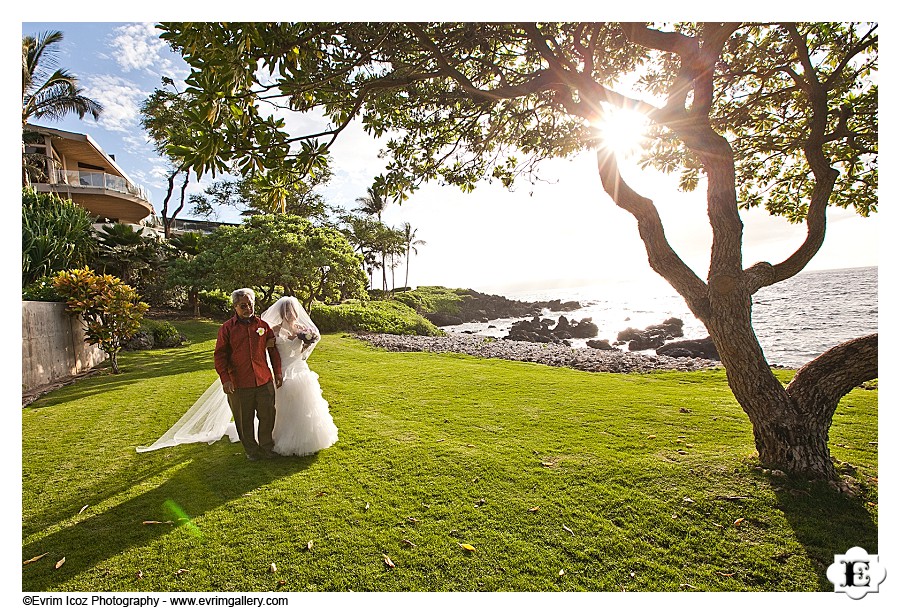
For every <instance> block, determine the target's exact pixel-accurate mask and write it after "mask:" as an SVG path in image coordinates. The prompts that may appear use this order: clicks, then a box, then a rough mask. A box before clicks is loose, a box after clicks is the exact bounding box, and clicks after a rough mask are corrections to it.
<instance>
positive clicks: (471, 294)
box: [422, 290, 581, 326]
mask: <svg viewBox="0 0 900 614" xmlns="http://www.w3.org/2000/svg"><path fill="white" fill-rule="evenodd" d="M460 292H463V291H460ZM460 297H461V298H462V301H461V302H460V303H458V304H457V305H456V307H457V312H456V313H455V314H447V313H445V312H426V313H423V314H422V315H423V316H424V317H425V318H426V319H428V320H429V321H430V322H431V323H432V324H434V325H435V326H455V325H458V324H463V323H467V322H488V321H490V320H497V319H500V318H526V317H532V316H540V315H541V314H542V313H543V310H544V309H548V310H550V311H555V312H560V311H574V310H576V309H580V308H581V304H580V303H578V301H560V300H559V299H554V300H551V301H531V302H529V301H517V300H514V299H510V298H507V297H505V296H500V295H496V294H484V293H482V292H476V291H475V290H465V291H464V293H461V294H460Z"/></svg>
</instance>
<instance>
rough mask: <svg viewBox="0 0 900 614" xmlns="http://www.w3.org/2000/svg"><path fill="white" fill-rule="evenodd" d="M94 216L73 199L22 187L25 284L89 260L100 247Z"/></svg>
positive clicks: (23, 275)
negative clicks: (96, 237) (94, 225)
mask: <svg viewBox="0 0 900 614" xmlns="http://www.w3.org/2000/svg"><path fill="white" fill-rule="evenodd" d="M93 222H94V218H93V217H92V216H91V215H90V214H89V213H88V212H87V211H86V210H85V209H84V208H83V207H80V206H78V205H76V204H75V203H73V202H72V201H71V200H68V199H63V198H60V197H59V196H56V195H55V194H38V193H37V192H35V191H34V190H33V189H32V188H23V189H22V287H26V286H28V285H30V284H32V283H34V282H36V281H38V280H39V279H41V278H43V277H46V276H48V275H51V274H53V273H55V272H57V271H62V270H64V269H70V268H77V267H80V266H83V265H85V264H87V263H88V262H89V261H90V259H91V258H92V256H93V254H94V252H95V250H96V249H97V241H96V239H95V238H94V235H93V231H92V227H91V225H92V224H93Z"/></svg>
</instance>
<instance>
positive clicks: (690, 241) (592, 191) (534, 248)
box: [21, 21, 881, 294]
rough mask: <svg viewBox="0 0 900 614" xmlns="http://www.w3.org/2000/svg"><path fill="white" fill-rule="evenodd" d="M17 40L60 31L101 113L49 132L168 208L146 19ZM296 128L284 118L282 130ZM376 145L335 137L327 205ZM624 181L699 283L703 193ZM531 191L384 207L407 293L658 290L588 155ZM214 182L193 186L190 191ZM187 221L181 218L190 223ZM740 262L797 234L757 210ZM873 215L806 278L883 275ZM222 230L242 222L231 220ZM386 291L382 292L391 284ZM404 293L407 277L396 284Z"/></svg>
mask: <svg viewBox="0 0 900 614" xmlns="http://www.w3.org/2000/svg"><path fill="white" fill-rule="evenodd" d="M21 25H22V34H23V35H25V34H31V35H34V34H37V33H38V32H43V31H47V30H60V31H62V32H63V33H64V40H63V42H62V44H61V53H60V57H59V63H60V65H61V66H63V67H66V68H67V69H69V70H70V71H71V72H72V73H74V74H75V75H76V76H77V77H78V79H79V82H80V84H81V86H82V87H83V88H84V90H85V93H86V94H87V95H88V96H89V97H91V98H93V99H95V100H97V101H98V102H100V103H102V104H103V106H104V112H103V114H102V116H101V118H100V119H99V120H97V121H95V120H93V119H91V118H90V117H86V118H84V119H79V118H78V117H77V116H70V117H68V118H66V119H65V120H63V121H61V122H56V123H50V122H44V125H48V126H51V127H57V128H60V129H64V130H71V131H75V132H84V133H87V134H89V135H90V136H91V137H92V138H93V139H94V140H95V141H96V142H97V143H98V144H99V145H100V147H101V148H103V149H104V151H106V152H107V153H109V154H114V155H115V157H116V161H117V162H118V164H119V166H120V167H121V168H122V169H123V170H125V172H126V173H127V174H128V175H129V176H130V178H131V179H132V180H133V181H135V182H136V183H139V184H140V185H142V186H144V187H145V188H147V189H149V190H150V193H151V200H152V202H153V205H154V207H155V210H156V212H157V213H159V212H160V209H161V206H162V199H163V197H164V196H165V190H166V187H165V186H166V184H165V176H166V165H165V162H164V160H162V159H161V158H160V157H159V156H158V155H157V154H156V153H155V151H154V150H153V147H152V144H151V143H150V142H149V141H148V139H147V137H146V134H145V133H144V131H143V130H142V129H141V127H140V114H139V109H140V105H141V102H142V101H143V100H144V99H145V98H146V97H147V96H148V95H149V94H150V93H151V92H152V91H153V90H154V89H155V88H156V87H159V86H160V77H162V76H169V77H171V78H173V79H174V80H175V81H176V82H180V81H181V80H182V79H184V78H185V77H186V76H187V75H188V69H187V66H186V65H185V64H184V62H183V61H182V60H181V58H180V56H178V55H176V54H174V53H172V52H171V51H170V50H169V48H168V46H167V45H165V44H164V43H163V41H161V40H160V39H159V38H158V31H157V30H156V29H155V28H154V25H153V22H152V21H142V22H102V23H101V22H75V21H68V22H38V21H24V22H23V23H22V24H21ZM301 121H302V120H301V119H299V118H297V117H293V118H291V117H289V118H288V126H291V125H292V124H294V125H299V123H300V122H301ZM378 149H379V144H378V143H377V142H375V141H374V140H373V139H372V138H370V137H369V136H368V135H366V134H365V133H364V132H363V131H362V130H361V129H359V128H357V129H355V130H351V131H350V132H349V133H347V134H343V135H341V137H340V138H339V139H338V142H337V144H336V146H335V147H334V148H333V152H332V154H333V160H334V179H333V180H332V181H331V183H330V184H329V186H327V187H326V188H325V189H324V190H322V192H323V194H324V195H325V197H326V199H327V200H328V201H329V202H330V203H331V204H333V205H337V206H341V207H344V208H346V209H352V208H354V207H356V206H357V203H356V199H357V198H359V197H361V196H364V195H365V194H366V188H367V187H368V186H369V185H371V181H372V179H373V178H374V177H375V176H376V175H377V174H379V172H381V170H382V169H383V167H384V162H383V161H382V160H379V158H378V155H377V154H378ZM622 167H623V172H624V174H625V176H626V179H628V180H629V182H630V183H631V185H633V186H634V187H635V188H636V189H638V191H640V192H641V193H643V194H644V195H645V196H648V197H649V198H651V199H653V200H654V202H655V203H656V205H657V207H658V208H659V210H660V215H661V217H662V219H663V223H664V225H665V227H666V233H667V236H668V237H669V240H670V242H671V243H672V244H673V246H674V247H675V249H676V251H678V252H679V254H680V255H681V256H682V258H683V259H684V260H685V261H686V262H687V263H688V264H689V265H690V266H692V267H693V268H694V270H695V272H697V273H698V274H699V275H700V276H701V277H702V278H705V277H706V270H707V268H708V264H709V261H708V259H709V245H710V242H711V232H710V230H709V223H708V220H707V218H706V213H705V202H704V193H703V191H702V190H698V191H695V192H693V193H687V194H685V193H681V192H679V191H678V189H677V184H676V179H675V177H672V176H666V175H662V174H660V173H656V172H653V171H644V170H639V169H637V168H636V166H635V164H634V163H633V161H628V160H626V161H625V162H623V164H622ZM542 177H543V178H544V179H545V180H546V181H544V182H540V183H537V184H534V185H532V184H528V183H522V184H519V185H517V186H516V187H515V188H514V189H513V190H512V191H510V190H507V189H505V188H502V187H501V186H499V185H489V184H482V185H480V186H479V187H478V188H477V189H476V190H475V191H474V192H473V193H469V194H464V193H462V192H461V191H460V190H459V189H458V188H455V187H452V186H446V187H442V186H438V185H427V186H425V187H424V188H423V189H421V190H419V191H418V192H416V193H414V194H413V196H412V197H411V198H410V199H409V200H408V201H406V202H404V203H403V204H402V205H398V204H394V203H392V204H390V205H389V206H388V207H387V209H386V210H385V212H384V214H383V221H384V222H385V223H387V224H388V225H391V226H393V227H401V226H402V225H403V224H404V223H406V222H409V223H410V224H411V225H412V227H413V228H414V229H415V230H416V236H417V237H418V238H419V239H421V240H423V241H425V244H424V245H421V246H419V248H418V253H417V254H414V255H413V257H412V259H411V261H410V265H409V285H412V286H417V285H444V286H449V287H468V288H473V289H475V290H479V291H482V292H491V293H504V294H515V293H517V292H524V291H528V290H535V289H545V288H566V287H573V286H585V285H602V284H605V283H613V282H615V283H619V282H636V283H640V284H647V285H648V286H651V287H653V286H658V287H666V286H665V282H663V281H662V280H661V278H660V277H659V276H658V275H657V274H656V273H654V272H653V271H652V270H651V269H650V267H649V265H648V264H647V258H646V253H645V251H644V248H643V244H642V243H641V241H640V239H639V237H638V234H637V225H636V222H635V221H634V219H633V218H632V217H631V215H630V214H628V213H626V212H624V211H622V210H620V209H619V208H618V207H616V206H615V205H614V204H613V202H612V200H611V199H610V198H609V197H608V196H607V195H606V194H605V193H604V192H603V190H602V187H601V185H600V180H599V177H598V175H597V172H596V161H595V158H594V156H593V155H592V154H590V153H586V154H583V155H581V156H579V157H577V158H574V159H572V160H554V161H549V162H547V163H545V164H544V165H543V166H542ZM213 180H214V179H213V178H212V177H208V176H207V177H202V178H201V179H200V180H199V181H197V179H196V177H193V176H192V181H191V185H190V187H189V190H188V192H189V193H195V192H200V191H202V190H203V189H204V188H205V187H206V186H208V185H209V184H210V183H211V182H212V181H213ZM187 209H188V208H187V207H186V208H185V211H183V212H182V213H181V214H180V217H192V216H191V215H190V214H189V213H188V212H187ZM742 215H743V218H744V223H745V229H746V230H745V249H744V257H745V264H746V265H749V264H752V263H754V262H757V261H760V260H767V261H770V262H776V261H780V259H782V258H784V257H786V256H788V255H789V254H790V253H792V252H793V251H794V250H795V249H796V248H797V247H798V246H799V245H800V243H802V241H803V238H804V236H805V229H804V227H803V226H802V225H791V224H789V223H787V222H786V221H784V220H783V219H780V218H774V217H771V216H769V215H768V214H766V213H765V212H761V211H751V212H748V213H744V214H742ZM880 215H881V214H876V215H873V216H872V217H870V218H868V219H863V218H860V217H859V216H857V215H855V214H853V213H852V212H846V211H841V210H834V211H832V212H831V213H830V214H829V219H828V222H829V229H828V233H827V238H826V240H825V245H824V246H823V248H822V250H821V251H820V253H819V254H818V255H817V256H816V257H815V259H814V260H813V261H812V262H811V263H810V265H809V266H808V267H807V268H808V269H810V270H814V269H831V268H845V267H857V266H872V265H877V264H878V226H879V218H880ZM218 217H219V219H221V220H223V221H240V218H239V216H238V215H237V213H236V212H235V211H233V210H226V211H221V212H219V215H218ZM389 281H390V280H389ZM394 281H395V285H397V286H402V285H405V282H406V280H405V267H404V266H403V265H401V266H400V267H398V268H397V269H396V271H395V273H394Z"/></svg>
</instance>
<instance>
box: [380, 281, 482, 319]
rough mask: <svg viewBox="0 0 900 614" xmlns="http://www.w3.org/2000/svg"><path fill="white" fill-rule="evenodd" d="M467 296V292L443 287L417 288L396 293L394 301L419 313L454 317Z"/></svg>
mask: <svg viewBox="0 0 900 614" xmlns="http://www.w3.org/2000/svg"><path fill="white" fill-rule="evenodd" d="M467 296H468V291H467V290H459V289H458V290H451V289H450V288H445V287H444V286H419V287H418V288H416V289H415V290H410V291H408V292H398V293H397V294H395V295H394V300H395V301H400V302H401V303H403V304H404V305H408V306H409V307H412V308H413V309H415V310H416V311H418V312H419V313H442V314H447V315H456V314H458V313H459V308H460V306H461V305H462V303H463V300H464V299H465V298H466V297H467Z"/></svg>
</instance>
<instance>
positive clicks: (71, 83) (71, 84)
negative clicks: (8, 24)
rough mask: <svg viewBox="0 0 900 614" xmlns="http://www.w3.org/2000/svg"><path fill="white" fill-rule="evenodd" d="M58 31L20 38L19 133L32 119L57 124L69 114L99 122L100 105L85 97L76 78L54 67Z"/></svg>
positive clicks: (55, 63) (61, 37)
mask: <svg viewBox="0 0 900 614" xmlns="http://www.w3.org/2000/svg"><path fill="white" fill-rule="evenodd" d="M62 40H63V33H62V32H59V31H50V32H43V33H41V34H38V35H37V36H36V37H35V36H23V37H22V130H23V131H24V130H25V125H26V124H27V123H28V122H29V121H30V120H31V119H49V120H51V121H57V120H60V119H62V118H63V117H65V116H66V115H68V114H69V113H76V114H78V117H79V119H83V118H84V116H85V115H91V116H92V117H93V118H94V119H98V118H99V117H100V114H101V113H102V112H103V105H101V104H100V103H99V102H96V101H94V100H91V99H90V98H88V97H87V96H85V95H84V90H82V89H81V88H80V87H79V86H78V78H77V77H75V76H74V75H73V74H71V73H70V72H69V71H67V70H65V69H64V68H57V61H56V56H57V54H58V53H59V49H58V47H57V45H59V44H60V43H61V42H62Z"/></svg>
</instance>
